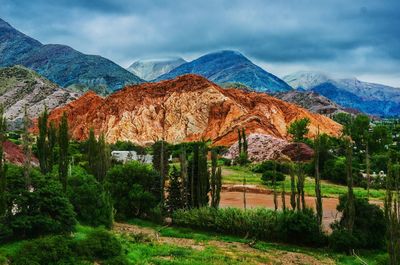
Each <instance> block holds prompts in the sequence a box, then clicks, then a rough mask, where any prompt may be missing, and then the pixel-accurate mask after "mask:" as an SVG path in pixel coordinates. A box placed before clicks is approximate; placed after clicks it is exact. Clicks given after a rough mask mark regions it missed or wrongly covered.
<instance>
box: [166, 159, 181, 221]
mask: <svg viewBox="0 0 400 265" xmlns="http://www.w3.org/2000/svg"><path fill="white" fill-rule="evenodd" d="M183 193H184V186H183V182H182V180H181V174H180V172H179V171H178V170H177V169H176V167H175V166H173V167H172V171H171V173H170V174H169V186H168V187H167V194H168V197H167V200H166V202H165V204H166V207H167V210H168V211H169V212H170V213H173V212H174V211H176V210H178V209H183V208H185V206H186V205H185V200H184V199H185V198H184V196H182V195H183Z"/></svg>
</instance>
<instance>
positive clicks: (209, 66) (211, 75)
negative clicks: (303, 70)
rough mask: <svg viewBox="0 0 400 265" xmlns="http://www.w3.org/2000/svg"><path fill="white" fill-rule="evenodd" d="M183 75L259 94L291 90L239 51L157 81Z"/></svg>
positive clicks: (207, 59)
mask: <svg viewBox="0 0 400 265" xmlns="http://www.w3.org/2000/svg"><path fill="white" fill-rule="evenodd" d="M184 74H198V75H201V76H203V77H205V78H207V79H209V80H210V81H213V82H215V83H217V84H220V85H221V84H222V85H223V84H224V83H239V84H243V85H245V86H247V87H249V88H251V89H253V90H254V91H258V92H274V93H275V92H282V91H288V90H291V89H292V88H291V87H290V86H289V85H288V84H286V83H285V82H284V81H283V80H281V79H280V78H278V77H277V76H275V75H273V74H271V73H268V72H267V71H265V70H264V69H262V68H261V67H259V66H257V65H255V64H254V63H252V62H251V61H250V60H249V59H248V58H246V57H245V56H243V54H241V53H239V52H237V51H230V50H224V51H218V52H213V53H208V54H206V55H203V56H201V57H199V58H197V59H195V60H193V61H191V62H187V63H184V64H182V65H180V66H178V67H176V68H175V69H173V70H171V71H170V72H168V73H166V74H163V75H161V76H159V77H158V78H157V79H156V81H161V80H167V79H172V78H175V77H177V76H180V75H184Z"/></svg>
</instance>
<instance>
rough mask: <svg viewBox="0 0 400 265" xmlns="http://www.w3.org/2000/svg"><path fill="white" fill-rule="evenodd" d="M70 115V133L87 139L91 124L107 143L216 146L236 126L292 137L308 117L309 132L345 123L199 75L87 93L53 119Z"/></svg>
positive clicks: (334, 130)
mask: <svg viewBox="0 0 400 265" xmlns="http://www.w3.org/2000/svg"><path fill="white" fill-rule="evenodd" d="M64 111H66V112H67V113H68V121H69V125H70V129H71V135H72V137H73V138H74V139H77V140H83V139H86V138H87V136H88V133H89V129H90V128H91V127H93V128H94V130H95V133H96V134H100V133H101V132H104V134H105V136H106V140H107V141H108V142H115V141H117V140H130V141H132V142H135V143H137V144H141V145H145V144H148V143H151V142H154V141H155V140H159V139H162V138H164V139H165V140H166V141H168V142H171V143H179V142H183V141H194V140H201V139H211V140H212V141H213V143H214V144H217V145H231V144H232V143H234V142H235V141H236V140H237V132H236V129H237V128H242V127H243V128H246V132H247V134H250V133H259V134H267V135H272V136H275V137H278V138H281V139H287V138H288V135H287V130H286V128H287V126H288V124H290V123H291V122H292V121H294V120H296V119H299V118H304V117H307V118H309V119H310V120H311V125H310V135H313V134H315V133H316V131H317V127H318V126H319V128H320V131H321V133H327V134H330V135H338V134H339V133H340V130H341V126H340V125H339V124H337V123H336V122H334V121H332V120H330V119H329V118H327V117H324V116H321V115H317V114H313V113H310V112H308V111H307V110H305V109H302V108H300V107H298V106H295V105H292V104H289V103H286V102H284V101H281V100H279V99H276V98H273V97H271V96H268V95H267V94H263V93H256V92H246V91H242V90H238V89H223V88H221V87H219V86H217V85H216V84H214V83H212V82H210V81H208V80H207V79H205V78H203V77H200V76H197V75H184V76H180V77H178V78H176V79H173V80H168V81H163V82H158V83H147V84H142V85H136V86H128V87H125V88H124V89H122V90H120V91H118V92H116V93H114V94H112V95H110V96H108V97H106V98H101V97H99V96H97V95H96V94H94V93H93V92H88V93H86V94H85V95H83V96H82V97H81V98H79V99H77V100H76V101H73V102H71V103H70V104H68V105H66V106H64V107H61V108H58V109H55V110H53V111H52V112H51V113H50V120H54V121H56V122H58V121H59V120H60V118H61V116H62V113H63V112H64Z"/></svg>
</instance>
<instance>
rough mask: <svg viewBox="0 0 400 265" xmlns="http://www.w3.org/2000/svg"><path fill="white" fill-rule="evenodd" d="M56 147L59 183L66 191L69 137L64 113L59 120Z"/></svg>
mask: <svg viewBox="0 0 400 265" xmlns="http://www.w3.org/2000/svg"><path fill="white" fill-rule="evenodd" d="M58 145H59V147H60V148H59V162H58V176H59V179H60V182H61V184H62V186H63V188H64V191H66V190H67V178H68V165H69V156H68V147H69V135H68V119H67V114H66V113H65V112H64V113H63V116H62V118H61V122H60V124H59V127H58Z"/></svg>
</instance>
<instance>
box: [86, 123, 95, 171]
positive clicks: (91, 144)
mask: <svg viewBox="0 0 400 265" xmlns="http://www.w3.org/2000/svg"><path fill="white" fill-rule="evenodd" d="M86 148H87V160H88V164H89V172H90V173H91V174H93V176H95V177H96V178H97V176H96V173H97V140H96V136H95V135H94V129H93V128H90V130H89V138H88V140H87V141H86Z"/></svg>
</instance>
